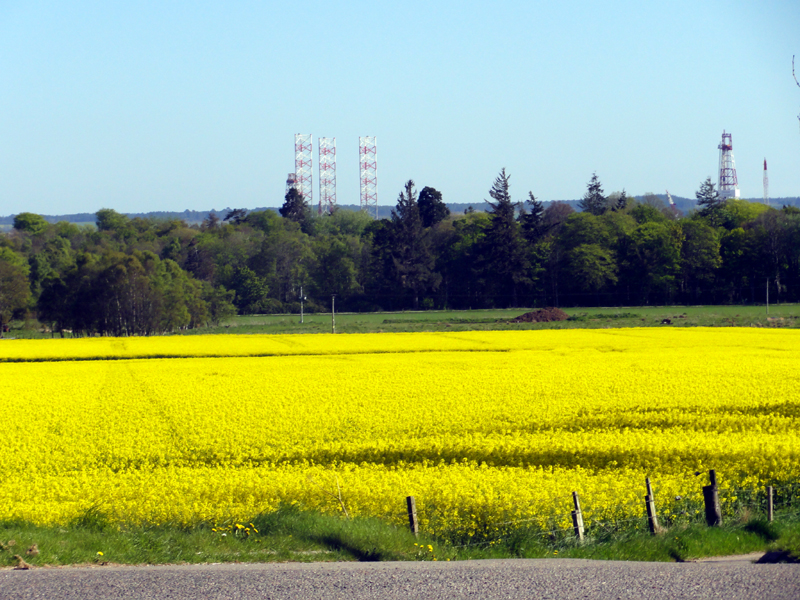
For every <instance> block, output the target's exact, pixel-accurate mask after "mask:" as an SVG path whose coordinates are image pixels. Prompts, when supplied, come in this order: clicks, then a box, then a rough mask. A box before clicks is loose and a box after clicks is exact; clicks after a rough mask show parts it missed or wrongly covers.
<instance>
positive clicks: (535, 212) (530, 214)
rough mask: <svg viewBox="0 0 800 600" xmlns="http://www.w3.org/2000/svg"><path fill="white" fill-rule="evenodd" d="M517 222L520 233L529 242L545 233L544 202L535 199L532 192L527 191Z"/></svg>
mask: <svg viewBox="0 0 800 600" xmlns="http://www.w3.org/2000/svg"><path fill="white" fill-rule="evenodd" d="M519 222H520V225H522V234H523V235H524V236H525V239H527V240H528V241H529V242H533V241H535V240H537V239H539V237H541V236H542V235H543V234H544V233H545V227H544V202H542V201H541V200H537V199H536V196H534V195H533V192H528V199H527V200H526V201H525V206H523V207H522V208H521V209H520V214H519Z"/></svg>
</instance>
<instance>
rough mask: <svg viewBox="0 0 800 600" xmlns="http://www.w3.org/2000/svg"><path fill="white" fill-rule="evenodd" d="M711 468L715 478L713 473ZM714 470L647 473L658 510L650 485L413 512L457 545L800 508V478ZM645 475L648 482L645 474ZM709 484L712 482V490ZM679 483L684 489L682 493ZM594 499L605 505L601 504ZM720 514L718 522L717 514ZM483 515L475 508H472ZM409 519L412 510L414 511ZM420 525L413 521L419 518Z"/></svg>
mask: <svg viewBox="0 0 800 600" xmlns="http://www.w3.org/2000/svg"><path fill="white" fill-rule="evenodd" d="M706 475H710V478H711V481H712V482H714V483H712V484H710V485H709V484H708V482H707V481H706V477H705V476H706ZM715 482H716V476H715V474H714V472H713V471H712V472H691V473H686V474H683V475H676V476H672V477H667V478H658V479H653V480H649V479H648V480H647V483H648V484H649V486H650V490H652V497H649V496H648V497H649V498H650V499H651V501H652V505H651V507H652V515H650V514H648V511H647V500H646V496H645V493H644V492H645V491H646V487H645V485H643V486H642V488H641V489H640V490H623V491H621V493H620V495H619V498H618V502H615V503H614V504H613V505H609V504H608V497H607V496H601V495H597V496H595V497H593V496H592V495H591V494H586V495H581V494H579V493H577V492H575V493H571V494H563V495H556V496H551V497H548V498H545V499H544V500H543V501H541V502H538V503H537V504H538V506H537V509H536V511H535V514H532V515H531V516H525V517H522V518H516V519H508V518H503V515H504V514H505V513H504V512H503V511H498V512H497V513H495V514H496V515H497V516H498V518H497V519H493V518H490V517H487V516H486V514H487V511H481V516H479V517H478V518H477V519H476V520H473V521H469V519H465V521H468V522H467V523H465V524H464V525H462V526H455V527H454V525H453V519H452V516H453V515H452V513H453V510H452V509H447V510H446V509H443V508H441V507H439V506H437V505H436V504H435V503H427V504H425V506H424V507H422V508H421V509H420V510H419V513H416V512H415V514H414V516H413V519H417V520H418V522H421V523H424V527H423V528H422V529H424V530H425V531H426V532H428V533H431V534H433V535H435V536H437V537H440V538H441V539H444V540H447V541H448V542H449V543H450V545H451V547H453V548H460V549H463V548H471V547H475V548H481V547H487V546H492V545H494V544H498V543H501V542H505V543H512V544H513V543H514V542H520V543H522V541H523V540H531V539H540V540H542V541H545V542H549V543H556V544H557V543H559V542H563V543H573V542H574V541H575V540H582V539H584V538H591V539H595V540H602V539H605V538H611V537H617V538H618V537H620V536H621V535H636V534H640V533H642V532H650V533H660V532H663V531H665V530H667V529H669V528H672V527H676V526H683V525H691V524H697V523H707V524H709V525H711V524H722V523H724V522H726V521H729V520H733V521H738V522H746V521H750V520H753V519H770V520H772V519H775V520H785V519H791V518H795V517H797V516H799V515H800V482H797V483H784V484H782V485H777V486H770V487H767V486H756V485H752V486H748V487H729V486H726V485H724V484H723V485H717V484H716V483H715ZM643 483H644V482H643ZM704 488H706V489H707V491H706V490H704ZM675 490H679V493H675ZM593 501H595V502H597V503H600V504H601V505H600V506H593ZM715 511H716V513H718V516H719V520H718V521H717V522H715V523H714V522H712V521H713V517H714V514H715ZM472 516H473V517H475V515H472ZM409 519H410V520H411V519H412V515H411V514H410V513H409ZM412 529H413V525H412Z"/></svg>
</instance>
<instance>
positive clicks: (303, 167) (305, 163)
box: [287, 133, 314, 204]
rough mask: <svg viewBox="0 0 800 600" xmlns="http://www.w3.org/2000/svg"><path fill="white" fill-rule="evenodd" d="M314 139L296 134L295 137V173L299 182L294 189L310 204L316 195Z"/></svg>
mask: <svg viewBox="0 0 800 600" xmlns="http://www.w3.org/2000/svg"><path fill="white" fill-rule="evenodd" d="M312 138H313V136H312V135H311V134H308V135H303V134H300V133H296V134H295V136H294V172H295V176H296V182H297V183H296V184H295V186H294V187H295V188H297V191H298V192H300V193H301V194H303V198H304V199H305V201H306V202H308V203H309V204H311V203H312V202H311V201H312V200H313V194H314V191H313V188H312V177H313V173H312V170H311V168H312V165H311V160H312V159H311V155H312V152H313V150H314V140H313V139H312ZM287 191H288V190H287Z"/></svg>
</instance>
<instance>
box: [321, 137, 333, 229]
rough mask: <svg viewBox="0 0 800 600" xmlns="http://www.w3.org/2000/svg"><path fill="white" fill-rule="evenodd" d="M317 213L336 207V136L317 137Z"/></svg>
mask: <svg viewBox="0 0 800 600" xmlns="http://www.w3.org/2000/svg"><path fill="white" fill-rule="evenodd" d="M317 160H318V161H319V214H330V213H332V212H333V209H334V208H336V138H324V137H321V138H319V152H318V153H317Z"/></svg>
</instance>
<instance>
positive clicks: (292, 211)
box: [278, 188, 311, 224]
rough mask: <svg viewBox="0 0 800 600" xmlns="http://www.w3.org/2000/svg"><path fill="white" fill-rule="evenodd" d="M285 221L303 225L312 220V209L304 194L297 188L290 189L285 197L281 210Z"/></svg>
mask: <svg viewBox="0 0 800 600" xmlns="http://www.w3.org/2000/svg"><path fill="white" fill-rule="evenodd" d="M278 212H280V213H281V216H282V217H283V218H284V219H289V220H290V221H294V222H295V223H300V224H303V223H305V222H306V221H308V220H309V219H310V218H311V209H310V208H309V206H308V202H307V201H306V199H305V198H304V197H303V194H301V193H300V191H299V190H298V189H297V188H289V191H288V192H286V196H285V197H284V202H283V206H281V208H280V209H279V211H278Z"/></svg>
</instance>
